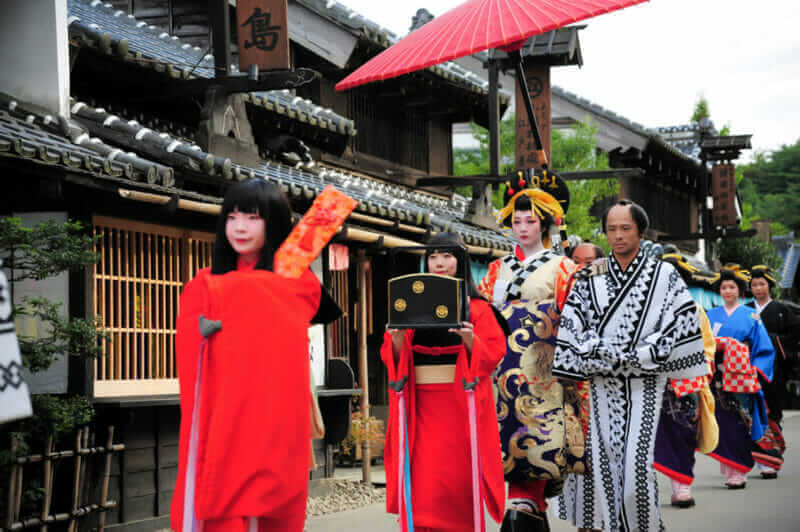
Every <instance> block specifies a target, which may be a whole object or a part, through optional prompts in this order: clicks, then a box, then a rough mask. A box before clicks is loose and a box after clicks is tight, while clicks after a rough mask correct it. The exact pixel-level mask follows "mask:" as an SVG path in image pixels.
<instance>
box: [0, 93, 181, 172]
mask: <svg viewBox="0 0 800 532" xmlns="http://www.w3.org/2000/svg"><path fill="white" fill-rule="evenodd" d="M0 104H2V105H1V107H0V155H2V156H11V157H21V158H25V159H32V160H36V161H38V162H41V163H46V164H51V165H58V166H62V167H64V168H68V169H72V170H85V171H88V172H91V173H92V174H95V175H101V176H109V177H119V178H125V179H130V180H133V181H142V182H146V183H150V184H161V185H165V186H168V187H169V186H172V185H174V184H175V177H174V171H173V169H172V168H170V167H167V166H164V165H162V164H159V163H157V162H154V161H151V160H148V159H144V158H142V157H140V156H138V155H137V154H135V153H131V152H127V151H123V150H120V149H116V148H113V147H111V146H109V145H107V144H105V143H104V142H103V141H101V140H100V139H98V138H96V137H91V136H90V135H88V134H87V133H86V132H85V131H84V130H83V129H81V128H80V127H79V126H78V125H77V124H75V123H74V122H73V121H69V120H64V119H63V118H61V117H57V116H52V115H39V114H34V113H31V112H29V111H28V110H26V109H24V108H23V107H22V106H20V105H19V104H18V103H17V102H16V101H14V100H11V99H8V98H6V97H3V96H0Z"/></svg>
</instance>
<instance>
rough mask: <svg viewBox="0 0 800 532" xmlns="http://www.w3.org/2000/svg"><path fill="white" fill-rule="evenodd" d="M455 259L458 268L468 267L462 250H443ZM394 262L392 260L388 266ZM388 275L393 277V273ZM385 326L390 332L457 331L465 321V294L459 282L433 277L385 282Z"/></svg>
mask: <svg viewBox="0 0 800 532" xmlns="http://www.w3.org/2000/svg"><path fill="white" fill-rule="evenodd" d="M427 248H428V247H427V246H413V247H411V246H409V247H402V248H395V249H393V250H392V253H391V254H392V255H393V254H394V253H397V252H403V251H405V252H416V253H419V251H420V250H421V251H423V252H424V251H425V250H426V249H427ZM435 249H436V250H437V251H446V252H449V253H453V254H454V255H456V256H459V255H461V256H460V257H459V264H469V263H468V262H467V259H466V256H467V252H466V250H465V249H464V248H462V247H457V248H453V249H450V248H444V247H442V246H435ZM395 264H396V261H394V260H392V266H393V270H394V265H395ZM392 273H395V272H394V271H393V272H392ZM388 304H389V323H388V327H389V328H390V329H427V328H460V327H461V322H463V321H467V320H469V294H468V292H467V286H466V283H465V282H464V280H463V278H457V277H450V276H447V275H438V274H434V273H412V274H406V275H399V276H395V277H392V278H391V279H389V293H388Z"/></svg>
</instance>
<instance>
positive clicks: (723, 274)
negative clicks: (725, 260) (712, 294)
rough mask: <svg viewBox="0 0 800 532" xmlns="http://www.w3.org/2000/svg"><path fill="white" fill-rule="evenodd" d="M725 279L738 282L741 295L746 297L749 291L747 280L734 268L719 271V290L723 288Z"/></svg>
mask: <svg viewBox="0 0 800 532" xmlns="http://www.w3.org/2000/svg"><path fill="white" fill-rule="evenodd" d="M723 281H733V282H734V283H736V286H737V287H739V297H744V296H745V293H746V291H747V282H746V281H745V280H744V279H742V278H741V277H739V276H738V275H736V274H735V273H734V272H733V270H727V269H725V268H723V269H722V270H720V272H719V285H717V290H720V289H721V288H722V282H723Z"/></svg>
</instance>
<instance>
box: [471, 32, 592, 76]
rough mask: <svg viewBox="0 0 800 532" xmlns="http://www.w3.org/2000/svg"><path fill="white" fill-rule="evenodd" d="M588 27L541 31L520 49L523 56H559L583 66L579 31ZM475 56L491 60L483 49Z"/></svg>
mask: <svg viewBox="0 0 800 532" xmlns="http://www.w3.org/2000/svg"><path fill="white" fill-rule="evenodd" d="M584 28H586V25H585V24H584V25H579V26H567V27H566V28H558V29H555V30H553V31H548V32H547V33H540V34H539V35H534V36H532V37H530V38H529V39H528V40H527V41H525V44H524V45H523V46H522V48H521V49H520V52H521V53H522V55H523V57H537V58H538V57H553V56H557V57H560V58H561V59H562V61H564V62H565V63H566V62H568V63H569V64H576V65H579V66H583V55H582V54H581V47H580V42H579V40H578V31H580V30H582V29H584ZM475 57H477V58H478V59H480V60H481V61H483V62H484V63H485V62H486V61H488V60H489V52H488V51H483V52H478V53H477V54H475Z"/></svg>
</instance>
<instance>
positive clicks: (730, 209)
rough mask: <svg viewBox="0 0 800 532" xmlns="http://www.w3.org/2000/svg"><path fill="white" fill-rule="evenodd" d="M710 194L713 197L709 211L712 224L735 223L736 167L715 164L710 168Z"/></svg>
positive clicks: (728, 224)
mask: <svg viewBox="0 0 800 532" xmlns="http://www.w3.org/2000/svg"><path fill="white" fill-rule="evenodd" d="M711 195H712V196H713V198H714V209H713V210H712V211H711V219H712V221H713V223H714V225H715V226H720V227H729V226H731V225H736V223H737V221H736V167H735V166H734V165H733V164H731V163H722V164H715V165H714V166H713V167H712V168H711Z"/></svg>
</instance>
